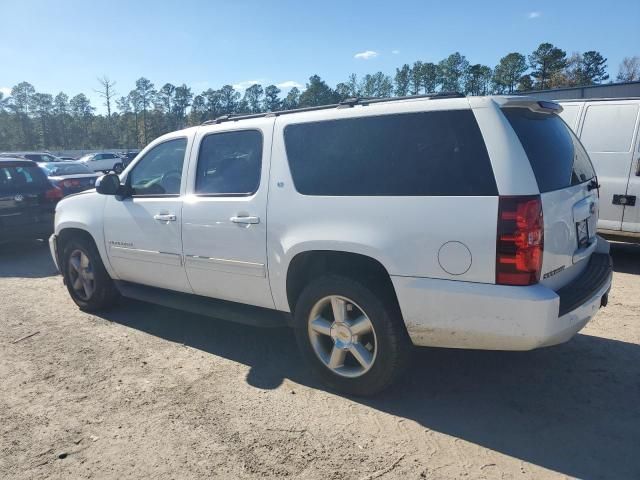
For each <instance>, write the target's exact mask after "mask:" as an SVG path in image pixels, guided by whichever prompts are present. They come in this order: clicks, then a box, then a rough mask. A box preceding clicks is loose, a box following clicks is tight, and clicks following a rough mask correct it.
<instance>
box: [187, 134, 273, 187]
mask: <svg viewBox="0 0 640 480" xmlns="http://www.w3.org/2000/svg"><path fill="white" fill-rule="evenodd" d="M261 166H262V133H260V132H259V131H258V130H242V131H235V132H222V133H214V134H211V135H207V136H206V137H204V138H203V140H202V143H201V144H200V153H199V154H198V169H197V172H196V194H198V195H222V196H247V195H252V194H254V193H255V192H256V191H257V190H258V185H259V184H260V171H261Z"/></svg>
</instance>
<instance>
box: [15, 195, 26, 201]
mask: <svg viewBox="0 0 640 480" xmlns="http://www.w3.org/2000/svg"><path fill="white" fill-rule="evenodd" d="M13 199H14V200H15V201H16V202H21V201H23V200H24V196H23V195H20V194H18V195H16V196H15V197H13Z"/></svg>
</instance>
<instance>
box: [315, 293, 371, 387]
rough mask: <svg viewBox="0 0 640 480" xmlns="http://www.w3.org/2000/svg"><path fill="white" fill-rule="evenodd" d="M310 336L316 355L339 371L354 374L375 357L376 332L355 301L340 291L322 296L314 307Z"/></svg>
mask: <svg viewBox="0 0 640 480" xmlns="http://www.w3.org/2000/svg"><path fill="white" fill-rule="evenodd" d="M308 332H309V339H310V340H311V345H312V347H313V350H314V351H315V353H316V355H317V356H318V358H319V359H320V361H321V362H322V363H324V365H325V366H326V367H327V368H328V369H329V370H331V371H332V372H333V373H335V374H336V375H340V376H341V377H349V378H355V377H359V376H361V375H364V374H365V373H367V372H368V371H369V370H370V369H371V367H372V366H373V363H374V362H375V360H376V354H377V352H378V344H377V340H376V332H375V330H374V328H373V324H372V323H371V320H370V319H369V317H368V316H367V314H366V313H365V312H364V310H362V308H360V307H359V306H358V305H357V304H356V303H355V302H353V301H351V300H349V299H348V298H346V297H342V296H339V295H330V296H328V297H324V298H322V299H320V300H319V301H318V302H316V304H315V305H314V306H313V308H312V309H311V313H310V314H309V322H308Z"/></svg>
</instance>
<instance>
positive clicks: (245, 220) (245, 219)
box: [229, 217, 260, 224]
mask: <svg viewBox="0 0 640 480" xmlns="http://www.w3.org/2000/svg"><path fill="white" fill-rule="evenodd" d="M229 220H231V221H232V222H233V223H247V224H256V223H260V217H231V218H230V219H229Z"/></svg>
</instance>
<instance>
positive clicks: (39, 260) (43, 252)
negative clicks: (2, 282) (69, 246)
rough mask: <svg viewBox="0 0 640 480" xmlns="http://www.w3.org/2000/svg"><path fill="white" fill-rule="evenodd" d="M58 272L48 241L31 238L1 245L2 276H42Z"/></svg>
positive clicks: (0, 269) (0, 267)
mask: <svg viewBox="0 0 640 480" xmlns="http://www.w3.org/2000/svg"><path fill="white" fill-rule="evenodd" d="M57 274H58V271H57V270H56V266H55V265H54V263H53V260H52V259H51V253H50V251H49V244H48V243H47V242H46V241H43V240H31V241H24V242H20V243H17V242H16V243H7V244H2V245H0V278H3V277H23V278H42V277H51V276H53V275H57Z"/></svg>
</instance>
